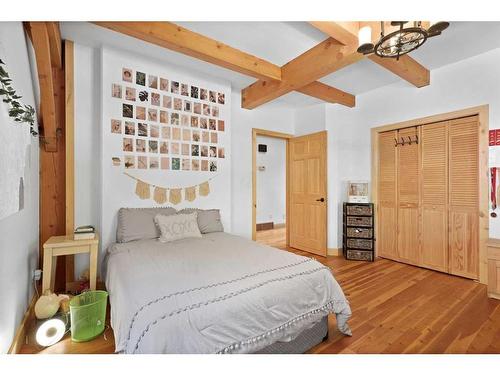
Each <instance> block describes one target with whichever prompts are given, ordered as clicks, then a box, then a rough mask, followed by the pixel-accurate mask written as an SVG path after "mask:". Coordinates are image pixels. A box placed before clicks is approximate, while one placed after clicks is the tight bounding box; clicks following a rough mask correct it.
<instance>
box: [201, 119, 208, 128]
mask: <svg viewBox="0 0 500 375" xmlns="http://www.w3.org/2000/svg"><path fill="white" fill-rule="evenodd" d="M200 128H201V129H208V119H207V118H205V117H200Z"/></svg>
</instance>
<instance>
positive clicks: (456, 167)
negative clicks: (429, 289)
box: [448, 116, 479, 279]
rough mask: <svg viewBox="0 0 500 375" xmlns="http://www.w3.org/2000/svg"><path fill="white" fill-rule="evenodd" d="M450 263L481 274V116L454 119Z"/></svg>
mask: <svg viewBox="0 0 500 375" xmlns="http://www.w3.org/2000/svg"><path fill="white" fill-rule="evenodd" d="M448 147H449V267H450V271H449V272H450V273H452V274H454V275H459V276H464V277H469V278H474V279H477V278H478V275H479V259H478V258H479V248H478V246H479V156H478V147H479V123H478V119H477V116H473V117H468V118H463V119H457V120H453V121H450V127H449V145H448Z"/></svg>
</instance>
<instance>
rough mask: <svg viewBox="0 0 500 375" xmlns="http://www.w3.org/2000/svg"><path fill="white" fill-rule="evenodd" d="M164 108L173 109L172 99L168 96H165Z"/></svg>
mask: <svg viewBox="0 0 500 375" xmlns="http://www.w3.org/2000/svg"><path fill="white" fill-rule="evenodd" d="M163 107H165V108H172V97H171V96H168V95H163Z"/></svg>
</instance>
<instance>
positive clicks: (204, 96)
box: [200, 89, 208, 100]
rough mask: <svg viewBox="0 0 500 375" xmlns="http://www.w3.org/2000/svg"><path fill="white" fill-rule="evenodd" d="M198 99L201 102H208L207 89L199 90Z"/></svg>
mask: <svg viewBox="0 0 500 375" xmlns="http://www.w3.org/2000/svg"><path fill="white" fill-rule="evenodd" d="M200 99H201V100H208V90H207V89H200Z"/></svg>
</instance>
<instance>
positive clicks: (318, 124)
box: [294, 103, 326, 135]
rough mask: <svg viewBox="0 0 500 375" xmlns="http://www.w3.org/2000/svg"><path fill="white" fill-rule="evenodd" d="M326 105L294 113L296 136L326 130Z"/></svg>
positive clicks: (300, 109)
mask: <svg viewBox="0 0 500 375" xmlns="http://www.w3.org/2000/svg"><path fill="white" fill-rule="evenodd" d="M325 116H326V104H324V103H321V104H315V105H311V106H308V107H304V108H297V109H296V110H295V113H294V130H295V135H306V134H311V133H317V132H320V131H322V130H325V121H326V119H325Z"/></svg>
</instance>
